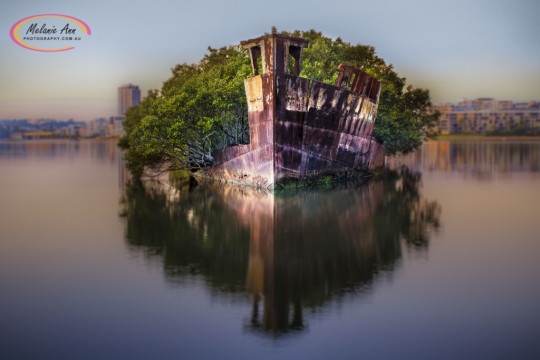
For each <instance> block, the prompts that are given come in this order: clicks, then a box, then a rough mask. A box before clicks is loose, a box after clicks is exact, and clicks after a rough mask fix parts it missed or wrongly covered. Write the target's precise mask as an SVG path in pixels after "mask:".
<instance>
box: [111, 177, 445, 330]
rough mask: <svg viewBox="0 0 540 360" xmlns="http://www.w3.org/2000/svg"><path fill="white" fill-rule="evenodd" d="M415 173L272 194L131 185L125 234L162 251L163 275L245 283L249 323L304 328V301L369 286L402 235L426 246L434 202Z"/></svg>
mask: <svg viewBox="0 0 540 360" xmlns="http://www.w3.org/2000/svg"><path fill="white" fill-rule="evenodd" d="M419 181H420V179H419V175H418V174H413V173H410V172H409V171H407V170H402V171H401V172H400V173H399V172H389V173H388V174H387V175H386V176H385V177H384V178H382V179H379V180H375V181H371V182H369V183H368V184H366V185H349V186H345V187H334V188H332V189H295V190H290V191H283V192H280V193H277V194H275V195H274V194H264V193H257V192H255V191H253V190H251V189H244V188H239V187H223V186H219V185H215V184H214V185H205V186H200V185H199V186H197V185H196V184H195V183H193V182H190V181H186V182H185V183H181V182H180V183H177V184H176V185H177V188H178V187H181V189H180V190H169V191H163V189H161V190H157V189H155V188H154V189H152V188H149V187H146V188H143V187H135V186H129V187H127V188H126V192H125V196H124V198H123V201H122V203H123V215H124V216H125V217H126V220H127V223H126V227H127V230H126V238H127V241H128V243H129V245H130V246H132V247H133V249H136V250H137V251H140V250H142V251H143V252H144V253H145V254H146V255H147V256H149V257H156V256H157V257H159V258H161V259H162V261H163V264H164V271H165V274H166V276H167V277H168V278H169V279H171V280H177V279H183V278H185V277H189V276H192V275H194V274H196V275H200V276H202V277H203V278H204V279H205V280H206V281H207V283H208V284H209V285H210V286H211V288H212V289H214V290H217V291H221V292H226V293H240V294H246V291H247V294H251V296H252V298H253V308H252V315H251V318H250V321H249V324H247V325H246V326H247V328H248V329H251V330H258V331H263V333H269V334H274V335H279V334H284V333H286V332H290V331H293V330H301V329H303V328H304V326H305V316H304V314H305V309H310V310H313V311H315V310H317V309H319V308H321V307H323V306H324V305H325V304H327V303H328V302H329V301H331V300H332V299H337V298H339V297H341V296H343V294H345V293H350V292H358V291H363V290H364V289H367V288H369V286H370V284H371V283H372V282H373V280H374V278H375V277H376V276H377V274H378V273H379V272H380V271H383V270H391V269H393V268H394V267H395V264H396V262H397V261H398V260H399V259H400V258H401V251H402V246H403V244H405V246H409V247H411V248H412V249H425V248H426V247H427V245H428V243H429V235H430V231H431V230H434V229H435V230H436V229H437V228H438V226H439V214H440V208H439V206H438V204H437V203H435V202H429V201H426V200H425V199H423V198H422V196H421V194H420V193H419V190H418V185H419Z"/></svg>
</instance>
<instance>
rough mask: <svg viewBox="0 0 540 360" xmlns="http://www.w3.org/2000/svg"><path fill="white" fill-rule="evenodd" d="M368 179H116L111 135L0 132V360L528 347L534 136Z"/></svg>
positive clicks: (538, 229)
mask: <svg viewBox="0 0 540 360" xmlns="http://www.w3.org/2000/svg"><path fill="white" fill-rule="evenodd" d="M390 163H391V164H390V165H391V166H392V168H394V169H395V170H394V171H389V172H387V173H386V174H385V175H384V176H382V177H381V178H380V179H378V180H374V181H371V182H370V183H368V184H365V185H348V186H334V187H321V188H318V189H297V190H290V191H282V192H278V193H275V194H264V193H260V192H253V191H251V190H250V189H241V188H234V187H232V188H231V187H229V188H225V187H220V186H216V185H210V186H209V185H206V186H202V185H197V184H196V183H194V182H193V181H189V180H186V179H182V178H177V179H172V180H171V182H172V184H173V185H174V186H170V184H164V183H155V182H154V183H150V184H147V186H146V188H144V189H143V188H141V187H137V186H133V185H129V184H127V185H126V173H125V171H124V170H123V167H122V160H121V154H120V152H119V151H118V150H117V149H116V147H115V145H114V143H112V142H90V141H89V142H85V141H81V142H74V141H71V142H70V141H65V142H62V141H59V142H26V143H0V324H1V325H0V358H2V359H120V358H122V359H124V358H125V359H166V358H171V359H172V358H174V359H216V358H230V359H244V358H245V359H248V358H249V359H265V358H280V359H299V358H311V359H358V358H379V359H394V358H400V359H457V358H459V359H539V358H540V341H539V340H540V277H539V275H540V235H539V234H540V142H502V141H501V142H499V141H483V142H467V141H461V142H450V141H439V142H434V143H429V144H426V145H425V146H424V147H423V149H422V151H420V152H417V153H415V154H413V155H411V156H408V157H404V158H398V159H394V160H392V161H391V162H390Z"/></svg>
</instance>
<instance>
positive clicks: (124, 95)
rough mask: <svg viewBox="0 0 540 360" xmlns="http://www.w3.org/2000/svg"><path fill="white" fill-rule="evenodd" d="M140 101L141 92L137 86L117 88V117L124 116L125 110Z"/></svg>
mask: <svg viewBox="0 0 540 360" xmlns="http://www.w3.org/2000/svg"><path fill="white" fill-rule="evenodd" d="M140 101H141V90H140V89H139V87H138V86H137V85H131V84H129V85H124V86H120V87H119V88H118V115H125V114H126V110H127V109H128V108H130V107H132V106H135V105H138V104H139V102H140Z"/></svg>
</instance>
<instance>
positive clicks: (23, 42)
mask: <svg viewBox="0 0 540 360" xmlns="http://www.w3.org/2000/svg"><path fill="white" fill-rule="evenodd" d="M66 20H67V21H66ZM83 34H86V35H90V34H91V31H90V27H89V26H88V25H86V23H85V22H84V21H82V20H79V19H77V18H74V17H73V16H67V15H61V14H43V15H34V16H29V17H27V18H24V19H22V20H19V21H17V22H16V23H15V24H14V25H13V26H12V27H11V30H10V32H9V35H10V36H11V40H13V41H14V42H15V44H17V45H19V46H22V47H23V48H25V49H29V50H34V51H43V52H55V51H66V50H71V49H74V48H75V47H74V46H72V45H71V44H73V43H76V42H78V41H81V40H82V38H83ZM66 44H69V45H67V46H66ZM47 45H48V46H47ZM49 47H50V48H49Z"/></svg>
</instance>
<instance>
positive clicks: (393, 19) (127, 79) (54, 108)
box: [0, 0, 540, 120]
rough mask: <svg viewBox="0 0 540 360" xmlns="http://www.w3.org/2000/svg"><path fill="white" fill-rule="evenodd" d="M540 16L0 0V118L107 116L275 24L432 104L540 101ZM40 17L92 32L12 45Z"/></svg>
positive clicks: (398, 4)
mask: <svg viewBox="0 0 540 360" xmlns="http://www.w3.org/2000/svg"><path fill="white" fill-rule="evenodd" d="M539 10H540V2H539V1H537V0H514V1H510V0H491V1H489V0H458V1H452V2H451V1H437V0H409V1H399V0H378V1H363V0H360V1H349V0H345V1H339V2H337V1H336V2H330V1H323V2H318V1H291V0H289V1H283V0H273V1H268V2H257V1H236V2H235V1H232V2H230V3H229V2H227V1H205V2H203V1H200V2H195V1H189V2H183V1H170V0H152V1H139V0H132V1H118V2H115V1H111V0H108V1H105V0H95V1H87V2H76V1H74V0H69V1H63V0H50V1H36V0H28V1H21V2H15V1H13V2H9V3H8V2H2V4H1V5H0V20H1V21H0V23H1V32H2V33H3V34H4V35H2V36H1V37H0V54H1V55H0V84H1V86H0V118H13V117H17V118H20V117H30V118H37V117H56V118H58V119H67V118H69V117H73V118H75V119H76V120H90V119H93V118H95V117H100V116H109V115H113V114H115V113H116V91H117V90H116V89H117V87H118V86H119V85H122V84H127V83H133V84H137V85H139V86H140V87H141V90H142V91H143V93H144V94H146V92H147V90H148V89H151V88H160V87H161V84H162V82H163V81H165V80H166V79H167V78H168V77H169V76H170V68H172V67H174V65H175V64H178V63H183V62H188V63H191V62H197V61H198V60H200V59H201V58H202V57H203V55H204V53H205V52H206V49H207V47H208V46H212V47H221V46H225V45H232V44H237V43H239V42H240V41H241V40H246V39H250V38H253V37H257V36H259V35H262V34H263V33H264V32H269V31H270V29H271V27H272V26H273V25H275V26H276V27H277V28H278V30H289V31H292V30H295V29H300V30H308V29H311V28H313V29H316V30H318V31H322V32H323V33H324V34H325V35H328V36H331V37H338V36H339V37H341V38H342V39H343V40H345V41H348V42H351V43H361V44H368V45H372V46H374V47H375V50H376V52H377V54H378V55H379V56H380V57H382V58H384V59H385V60H386V61H387V63H392V64H394V66H395V68H396V70H397V71H398V73H399V74H400V75H402V76H405V77H406V78H407V80H408V82H409V83H411V84H412V85H414V86H417V87H424V88H428V89H430V91H431V95H432V99H433V101H434V102H443V101H450V102H456V101H458V100H459V99H461V98H463V97H468V98H475V97H495V98H498V99H508V100H515V101H521V100H540V41H539V40H538V35H539V34H540V21H539V18H538V15H539V14H540V11H539ZM44 13H58V14H65V15H69V16H73V17H76V18H79V19H81V20H83V21H85V22H86V23H87V24H88V25H89V26H90V28H91V30H92V35H91V36H90V37H89V38H88V39H86V40H85V41H84V42H82V43H81V45H80V46H78V47H76V49H74V50H70V51H66V52H58V53H42V52H36V51H30V50H27V49H24V48H22V47H19V46H17V45H16V44H15V43H13V41H12V40H11V39H10V37H9V30H10V28H11V26H12V25H13V24H14V23H15V22H17V21H18V20H20V19H22V18H25V17H28V16H31V15H37V14H44Z"/></svg>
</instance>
